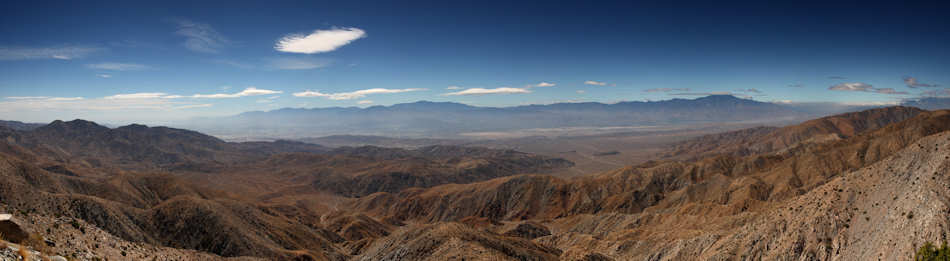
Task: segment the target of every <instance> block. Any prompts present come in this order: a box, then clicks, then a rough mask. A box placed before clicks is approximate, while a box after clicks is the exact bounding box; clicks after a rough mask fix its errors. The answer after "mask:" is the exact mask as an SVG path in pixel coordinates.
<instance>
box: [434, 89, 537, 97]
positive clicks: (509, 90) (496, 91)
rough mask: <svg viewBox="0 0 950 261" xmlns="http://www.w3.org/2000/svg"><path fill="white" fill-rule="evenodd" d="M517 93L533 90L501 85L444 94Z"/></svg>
mask: <svg viewBox="0 0 950 261" xmlns="http://www.w3.org/2000/svg"><path fill="white" fill-rule="evenodd" d="M515 93H531V91H530V90H528V89H525V88H511V87H499V88H493V89H486V88H469V89H465V90H462V91H457V92H450V93H446V94H442V95H448V96H459V95H485V94H515Z"/></svg>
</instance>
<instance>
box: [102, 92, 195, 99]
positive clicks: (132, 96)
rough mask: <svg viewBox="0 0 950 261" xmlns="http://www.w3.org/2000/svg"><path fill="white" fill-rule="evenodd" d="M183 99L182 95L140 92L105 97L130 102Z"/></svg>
mask: <svg viewBox="0 0 950 261" xmlns="http://www.w3.org/2000/svg"><path fill="white" fill-rule="evenodd" d="M177 98H183V96H181V95H169V94H167V93H164V92H140V93H127V94H116V95H111V96H106V97H103V99H107V100H128V99H177Z"/></svg>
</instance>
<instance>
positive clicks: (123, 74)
mask: <svg viewBox="0 0 950 261" xmlns="http://www.w3.org/2000/svg"><path fill="white" fill-rule="evenodd" d="M194 2H200V3H191V2H175V1H167V2H161V3H158V2H156V3H140V1H115V2H108V1H104V2H98V1H82V2H75V3H69V2H33V1H30V2H27V1H19V2H14V3H8V4H7V6H5V7H4V8H3V9H2V10H0V35H3V37H2V38H0V118H3V119H13V120H24V121H33V122H45V121H50V120H53V119H71V118H85V119H92V120H100V121H106V122H122V123H125V122H133V121H135V122H144V123H155V122H163V121H171V120H176V119H183V118H188V117H195V116H213V115H230V114H237V113H240V112H244V111H251V110H270V109H276V108H282V107H329V106H372V105H389V104H394V103H403V102H413V101H418V100H432V101H455V102H462V103H467V104H472V105H480V106H512V105H521V104H533V103H553V102H572V101H597V102H616V101H622V100H662V99H671V98H694V97H700V96H702V95H705V94H710V93H732V94H735V95H737V96H743V97H749V98H752V99H756V100H761V101H792V102H815V101H827V102H844V103H893V102H896V101H899V100H901V99H906V98H914V97H920V96H924V95H947V94H950V90H947V89H946V88H945V85H946V84H950V76H948V75H947V71H948V68H950V67H948V65H950V62H948V61H950V60H948V58H950V52H948V48H947V47H946V46H948V44H947V40H948V38H950V34H948V33H947V32H948V29H950V28H948V25H950V23H948V21H950V19H945V16H946V14H947V13H948V12H947V11H950V9H948V8H947V6H946V4H944V3H941V2H916V3H911V2H907V3H905V2H900V3H898V2H894V3H883V4H876V3H862V2H854V3H828V2H815V3H792V2H789V3H779V2H768V3H756V2H750V3H744V2H716V3H711V2H670V3H665V4H660V3H611V2H577V3H570V2H552V1H544V2H521V3H509V2H488V1H471V2H463V1H446V2H449V3H444V2H382V1H367V2H360V1H346V3H339V2H322V1H308V2H289V1H279V2H277V3H263V2H256V3H255V2H246V3H242V2H237V1H234V2H230V1H229V2H227V3H224V2H221V1H194ZM908 77H911V78H908ZM542 83H544V84H542ZM450 88H451V89H450Z"/></svg>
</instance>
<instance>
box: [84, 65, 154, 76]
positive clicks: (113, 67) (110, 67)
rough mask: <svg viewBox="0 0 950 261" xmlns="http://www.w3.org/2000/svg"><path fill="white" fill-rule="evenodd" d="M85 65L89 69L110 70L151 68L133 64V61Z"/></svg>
mask: <svg viewBox="0 0 950 261" xmlns="http://www.w3.org/2000/svg"><path fill="white" fill-rule="evenodd" d="M86 67H87V68H90V69H99V70H110V71H141V70H148V69H151V68H152V67H149V66H148V65H142V64H135V63H93V64H87V65H86ZM106 78H108V77H106Z"/></svg>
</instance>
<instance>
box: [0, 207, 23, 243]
mask: <svg viewBox="0 0 950 261" xmlns="http://www.w3.org/2000/svg"><path fill="white" fill-rule="evenodd" d="M0 236H2V237H3V239H4V240H6V241H10V242H13V243H18V244H19V243H22V242H23V240H26V239H27V238H29V237H30V234H29V233H27V232H26V230H24V229H23V227H22V226H20V224H17V223H16V222H14V220H13V215H10V214H0Z"/></svg>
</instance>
